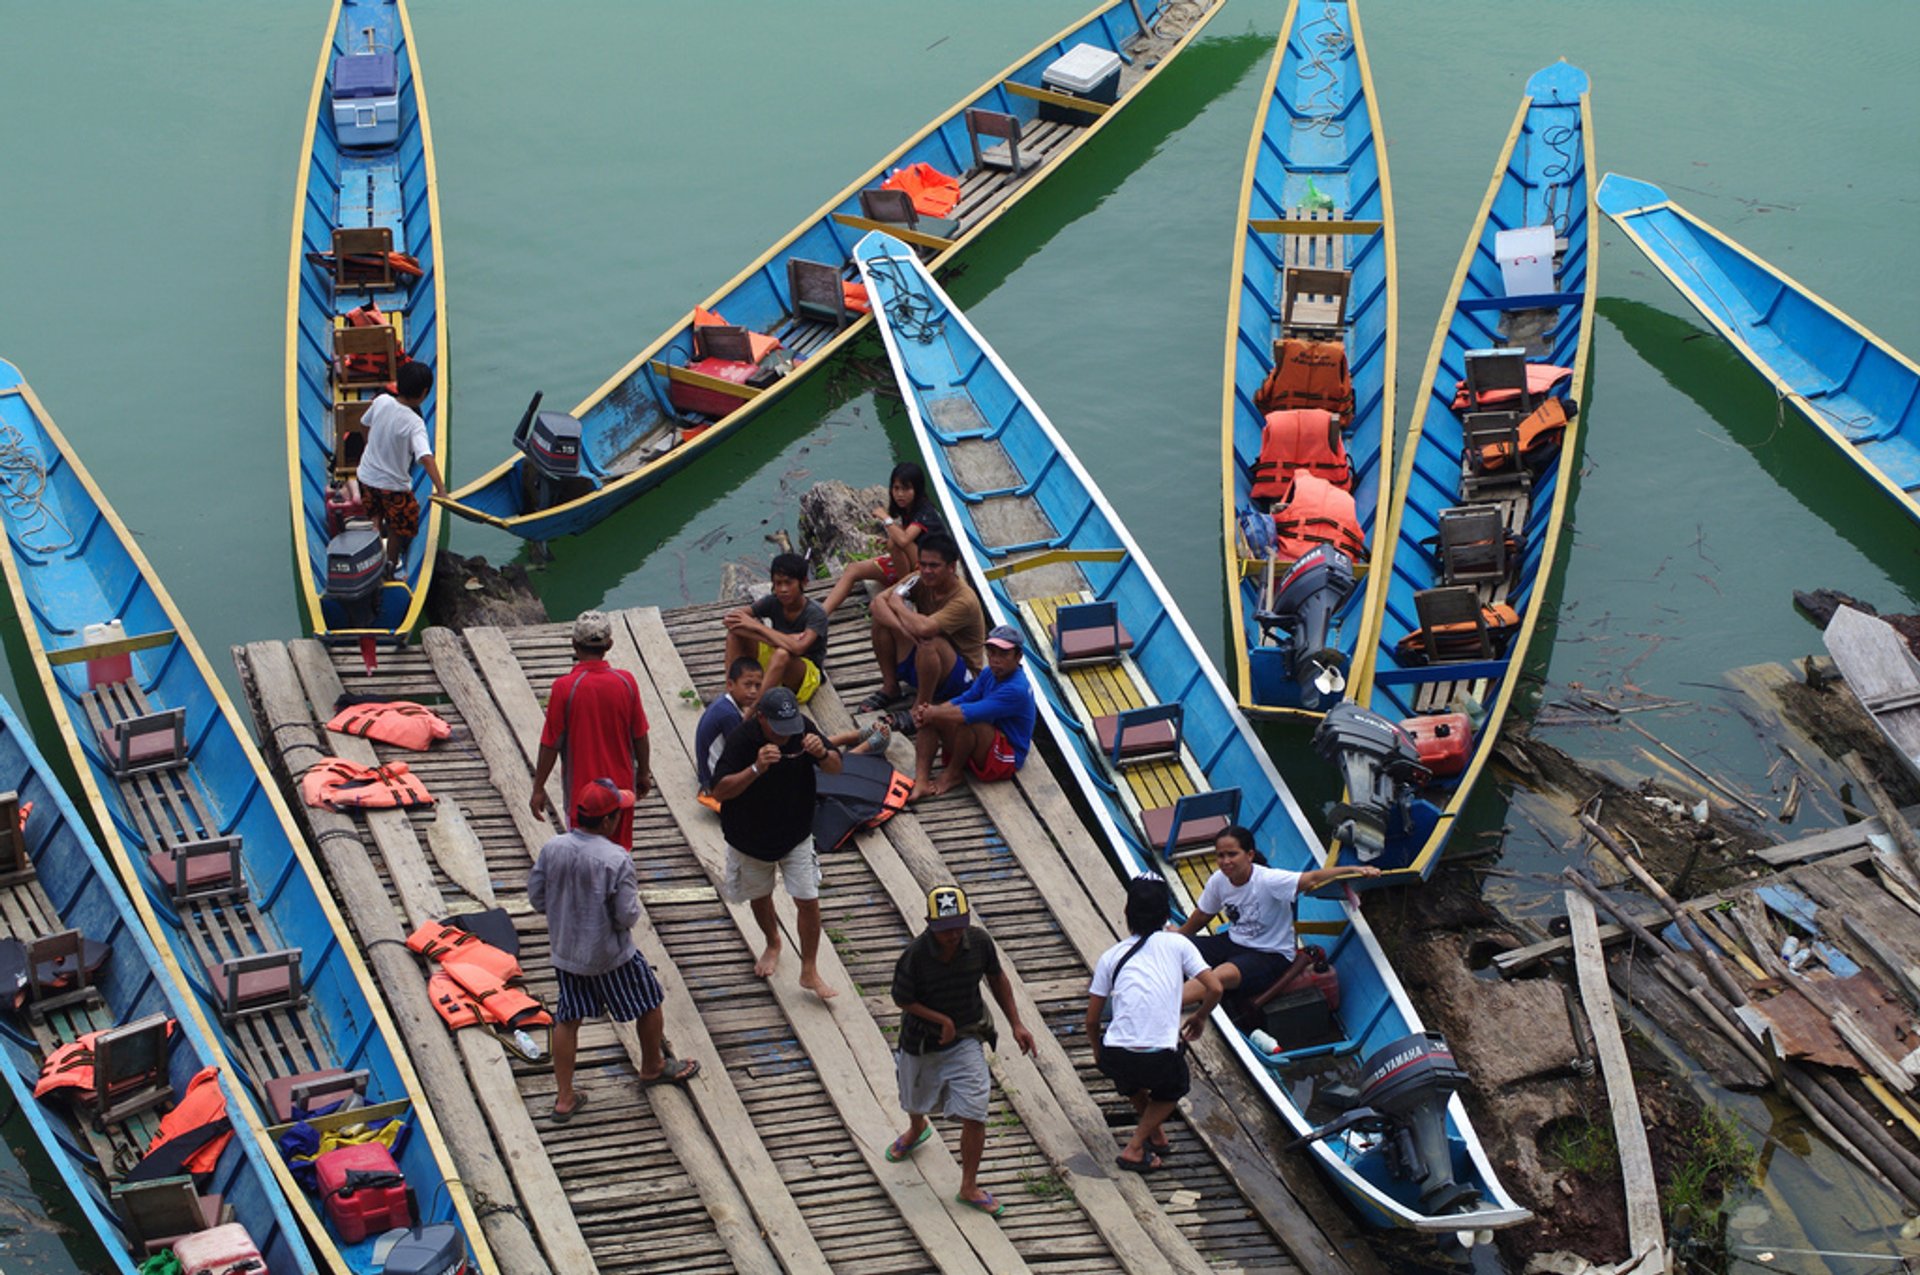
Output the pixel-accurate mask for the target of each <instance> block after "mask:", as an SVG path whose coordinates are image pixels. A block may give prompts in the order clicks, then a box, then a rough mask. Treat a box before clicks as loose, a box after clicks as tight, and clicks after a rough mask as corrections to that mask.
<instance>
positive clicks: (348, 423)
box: [331, 399, 373, 478]
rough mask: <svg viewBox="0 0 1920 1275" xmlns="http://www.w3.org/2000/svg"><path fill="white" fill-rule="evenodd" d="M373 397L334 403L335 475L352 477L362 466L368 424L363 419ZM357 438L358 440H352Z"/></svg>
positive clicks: (337, 476)
mask: <svg viewBox="0 0 1920 1275" xmlns="http://www.w3.org/2000/svg"><path fill="white" fill-rule="evenodd" d="M372 403H373V400H372V399H354V400H351V401H348V402H337V403H335V404H334V405H333V451H332V453H331V455H332V459H333V476H334V477H335V478H351V477H353V476H354V474H355V473H356V472H358V470H359V468H360V453H361V452H363V451H364V450H366V446H367V426H366V423H365V422H364V421H363V420H362V418H363V417H364V416H366V414H367V408H368V407H369V406H371V405H372ZM354 439H357V440H358V441H357V442H354V441H351V440H354Z"/></svg>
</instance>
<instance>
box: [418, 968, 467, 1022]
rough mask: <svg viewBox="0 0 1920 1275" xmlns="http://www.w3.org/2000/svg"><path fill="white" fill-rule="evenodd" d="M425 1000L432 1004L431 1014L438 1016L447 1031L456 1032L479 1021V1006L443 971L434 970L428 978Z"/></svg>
mask: <svg viewBox="0 0 1920 1275" xmlns="http://www.w3.org/2000/svg"><path fill="white" fill-rule="evenodd" d="M427 1000H428V1001H430V1002H432V1004H433V1012H434V1013H436V1014H438V1015H440V1018H441V1020H442V1021H444V1022H445V1023H446V1025H447V1030H448V1031H456V1032H457V1031H459V1030H460V1029H461V1028H462V1027H471V1026H473V1025H474V1024H475V1023H477V1022H479V1021H480V1006H479V1005H478V1004H476V1003H475V1002H474V999H473V998H472V997H471V996H468V995H467V993H466V991H465V990H464V989H463V988H462V987H461V986H460V984H458V983H456V982H454V981H453V976H452V975H451V974H449V973H447V972H446V971H445V970H435V971H434V972H433V973H432V974H431V975H430V976H428V978H427Z"/></svg>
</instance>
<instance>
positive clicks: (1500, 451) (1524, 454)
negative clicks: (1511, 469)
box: [1480, 398, 1580, 470]
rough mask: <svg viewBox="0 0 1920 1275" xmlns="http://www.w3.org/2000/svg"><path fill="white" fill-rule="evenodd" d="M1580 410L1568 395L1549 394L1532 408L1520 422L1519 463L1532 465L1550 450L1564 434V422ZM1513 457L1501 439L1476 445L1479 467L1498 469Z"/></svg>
mask: <svg viewBox="0 0 1920 1275" xmlns="http://www.w3.org/2000/svg"><path fill="white" fill-rule="evenodd" d="M1579 414H1580V405H1579V404H1578V403H1575V402H1573V401H1572V400H1571V399H1564V398H1550V399H1548V400H1547V401H1546V402H1544V403H1542V404H1541V405H1540V406H1538V407H1536V408H1534V409H1533V411H1531V412H1529V413H1528V414H1527V416H1526V419H1524V420H1522V421H1521V422H1520V425H1519V428H1518V431H1517V432H1518V433H1519V435H1520V463H1521V464H1523V465H1532V464H1534V463H1535V462H1536V461H1538V460H1540V459H1541V458H1543V457H1545V456H1547V455H1549V454H1550V453H1552V451H1553V449H1554V448H1556V447H1558V446H1559V445H1560V440H1561V439H1562V438H1564V437H1566V433H1567V422H1568V421H1570V420H1572V419H1573V418H1574V417H1576V416H1578V415H1579ZM1512 459H1513V444H1511V443H1508V442H1506V441H1505V440H1504V439H1503V440H1502V441H1500V442H1497V443H1488V444H1486V445H1485V446H1484V447H1482V448H1481V449H1480V468H1481V469H1483V470H1501V469H1505V468H1506V467H1507V463H1508V462H1509V461H1511V460H1512Z"/></svg>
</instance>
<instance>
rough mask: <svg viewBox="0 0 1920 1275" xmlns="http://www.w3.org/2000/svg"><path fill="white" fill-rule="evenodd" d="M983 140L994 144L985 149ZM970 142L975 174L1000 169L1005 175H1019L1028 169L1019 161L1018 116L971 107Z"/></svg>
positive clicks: (968, 134) (968, 133) (968, 124)
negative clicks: (981, 142)
mask: <svg viewBox="0 0 1920 1275" xmlns="http://www.w3.org/2000/svg"><path fill="white" fill-rule="evenodd" d="M982 137H986V138H991V139H994V140H992V141H989V142H988V144H987V145H985V146H982V145H981V144H980V139H981V138H982ZM967 140H968V141H969V142H971V143H973V166H974V168H975V169H976V170H980V171H985V170H987V169H999V170H1000V171H1002V172H1008V173H1019V172H1021V171H1023V170H1024V169H1025V168H1026V165H1025V164H1024V163H1023V162H1022V161H1021V159H1020V120H1019V117H1017V116H1013V115H1006V114H1002V113H1001V112H999V111H986V110H981V109H980V108H979V107H977V106H975V107H968V108H967Z"/></svg>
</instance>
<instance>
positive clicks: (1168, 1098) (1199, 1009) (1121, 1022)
mask: <svg viewBox="0 0 1920 1275" xmlns="http://www.w3.org/2000/svg"><path fill="white" fill-rule="evenodd" d="M1172 913H1173V908H1172V904H1171V902H1170V900H1169V899H1168V896H1167V883H1166V881H1165V879H1163V878H1161V877H1159V876H1156V875H1155V874H1153V873H1151V872H1147V873H1142V874H1141V875H1140V876H1137V877H1135V878H1134V879H1133V880H1132V881H1129V882H1128V883H1127V909H1126V917H1127V930H1128V932H1129V933H1130V934H1131V935H1132V937H1131V938H1125V939H1121V940H1120V941H1119V942H1118V943H1115V944H1114V945H1113V946H1112V947H1110V948H1108V949H1107V950H1106V951H1105V952H1103V953H1101V955H1100V959H1099V960H1098V961H1096V962H1094V966H1093V982H1092V983H1091V985H1090V986H1089V987H1088V989H1087V1018H1086V1032H1087V1041H1088V1043H1089V1044H1091V1045H1092V1046H1093V1062H1094V1065H1095V1066H1096V1067H1098V1068H1099V1069H1100V1074H1101V1075H1103V1076H1105V1077H1107V1079H1109V1080H1111V1081H1113V1087H1114V1088H1115V1089H1116V1090H1118V1091H1119V1093H1120V1096H1121V1097H1123V1098H1125V1099H1127V1101H1129V1102H1131V1103H1132V1104H1133V1109H1134V1111H1135V1112H1136V1113H1138V1115H1139V1117H1140V1123H1139V1124H1138V1126H1136V1127H1135V1129H1134V1131H1133V1136H1132V1137H1130V1138H1129V1139H1128V1140H1127V1145H1126V1146H1125V1148H1123V1149H1122V1150H1121V1152H1120V1154H1119V1155H1117V1156H1115V1157H1114V1163H1116V1164H1117V1165H1119V1166H1120V1167H1121V1168H1122V1169H1125V1170H1126V1171H1128V1172H1129V1173H1152V1172H1153V1171H1154V1170H1156V1169H1158V1168H1160V1167H1161V1166H1162V1164H1163V1163H1164V1161H1163V1160H1162V1159H1161V1157H1160V1153H1161V1152H1163V1151H1165V1150H1166V1149H1167V1146H1168V1143H1167V1136H1166V1133H1165V1132H1164V1131H1163V1130H1162V1129H1161V1127H1160V1126H1161V1125H1163V1124H1165V1123H1166V1120H1167V1117H1168V1116H1170V1115H1172V1114H1173V1109H1174V1105H1175V1104H1176V1103H1178V1102H1179V1101H1180V1099H1182V1098H1184V1097H1186V1094H1187V1090H1188V1088H1190V1087H1191V1084H1192V1077H1191V1076H1190V1075H1189V1073H1188V1071H1187V1058H1186V1053H1185V1050H1184V1046H1183V1045H1182V1043H1181V1042H1183V1041H1194V1040H1198V1039H1200V1034H1201V1033H1202V1032H1203V1031H1205V1030H1206V1027H1207V1015H1209V1014H1211V1013H1212V1012H1213V1007H1214V1006H1215V1005H1217V1004H1219V1003H1220V979H1219V977H1218V976H1217V975H1216V974H1215V973H1214V972H1213V971H1212V970H1211V969H1208V968H1207V963H1206V961H1205V960H1204V959H1203V958H1202V957H1201V955H1200V949H1199V948H1197V947H1195V946H1194V945H1193V940H1192V939H1190V938H1188V937H1187V936H1186V935H1184V934H1181V933H1180V932H1179V931H1177V930H1169V929H1168V928H1167V919H1168V917H1170V916H1171V915H1172ZM1189 979H1192V980H1195V981H1197V982H1198V983H1199V984H1200V988H1201V997H1200V1002H1199V1004H1197V1005H1195V1006H1194V1007H1193V1009H1192V1010H1191V1011H1190V1012H1189V1013H1187V1015H1186V1017H1185V1018H1184V1019H1183V1018H1182V1017H1181V1009H1182V1003H1181V993H1182V990H1183V989H1184V988H1185V987H1186V985H1187V981H1188V980H1189ZM1109 1002H1111V1004H1112V1007H1113V1021H1112V1022H1110V1023H1108V1024H1107V1027H1106V1030H1105V1032H1104V1033H1103V1032H1102V1031H1101V1028H1100V1018H1101V1015H1102V1014H1103V1013H1104V1012H1105V1011H1106V1009H1107V1006H1108V1004H1109Z"/></svg>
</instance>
